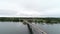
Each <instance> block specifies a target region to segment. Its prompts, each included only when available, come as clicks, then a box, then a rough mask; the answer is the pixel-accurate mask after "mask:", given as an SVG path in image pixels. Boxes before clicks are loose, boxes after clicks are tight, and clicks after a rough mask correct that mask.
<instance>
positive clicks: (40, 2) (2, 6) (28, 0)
mask: <svg viewBox="0 0 60 34" xmlns="http://www.w3.org/2000/svg"><path fill="white" fill-rule="evenodd" d="M0 17H60V0H0Z"/></svg>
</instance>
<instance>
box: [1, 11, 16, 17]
mask: <svg viewBox="0 0 60 34" xmlns="http://www.w3.org/2000/svg"><path fill="white" fill-rule="evenodd" d="M0 15H5V16H7V15H8V16H13V15H16V11H11V10H0Z"/></svg>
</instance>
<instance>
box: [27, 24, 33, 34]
mask: <svg viewBox="0 0 60 34" xmlns="http://www.w3.org/2000/svg"><path fill="white" fill-rule="evenodd" d="M27 26H28V29H29V32H30V34H33V31H32V28H31V27H30V25H29V24H27Z"/></svg>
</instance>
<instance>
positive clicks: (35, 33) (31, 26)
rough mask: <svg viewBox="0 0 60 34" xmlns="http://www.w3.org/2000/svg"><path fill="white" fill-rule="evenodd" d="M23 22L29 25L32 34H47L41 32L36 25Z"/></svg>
mask: <svg viewBox="0 0 60 34" xmlns="http://www.w3.org/2000/svg"><path fill="white" fill-rule="evenodd" d="M24 22H25V23H26V24H28V25H29V28H31V29H32V32H33V34H47V33H46V32H44V31H43V30H41V29H40V28H39V27H38V26H37V25H35V24H31V23H29V22H28V21H26V20H24ZM28 25H27V26H28Z"/></svg>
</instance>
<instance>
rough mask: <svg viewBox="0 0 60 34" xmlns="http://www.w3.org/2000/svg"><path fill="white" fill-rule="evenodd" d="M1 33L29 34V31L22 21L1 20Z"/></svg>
mask: <svg viewBox="0 0 60 34" xmlns="http://www.w3.org/2000/svg"><path fill="white" fill-rule="evenodd" d="M0 34H29V31H28V28H27V25H24V24H23V23H21V22H0Z"/></svg>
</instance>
